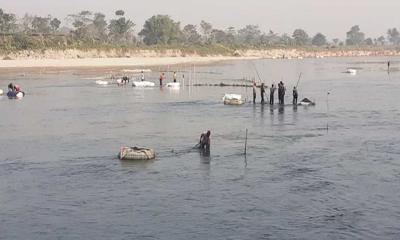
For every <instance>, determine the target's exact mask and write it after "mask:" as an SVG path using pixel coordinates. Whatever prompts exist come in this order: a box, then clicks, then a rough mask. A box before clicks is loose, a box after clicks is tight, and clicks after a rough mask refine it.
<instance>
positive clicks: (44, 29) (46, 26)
mask: <svg viewBox="0 0 400 240" xmlns="http://www.w3.org/2000/svg"><path fill="white" fill-rule="evenodd" d="M50 19H51V18H50V17H38V16H35V17H34V18H33V20H32V32H34V33H45V34H46V33H50V32H51V27H50Z"/></svg>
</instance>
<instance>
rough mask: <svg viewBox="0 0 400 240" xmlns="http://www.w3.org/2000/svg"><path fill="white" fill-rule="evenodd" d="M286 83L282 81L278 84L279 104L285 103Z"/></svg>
mask: <svg viewBox="0 0 400 240" xmlns="http://www.w3.org/2000/svg"><path fill="white" fill-rule="evenodd" d="M285 91H286V89H285V85H284V84H283V82H282V81H281V82H280V83H279V84H278V95H279V96H278V97H279V104H285Z"/></svg>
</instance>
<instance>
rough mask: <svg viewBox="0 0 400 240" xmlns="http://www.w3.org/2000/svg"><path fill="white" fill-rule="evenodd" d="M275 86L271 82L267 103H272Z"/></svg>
mask: <svg viewBox="0 0 400 240" xmlns="http://www.w3.org/2000/svg"><path fill="white" fill-rule="evenodd" d="M275 90H276V87H275V85H274V84H272V86H271V89H270V90H269V104H271V105H274V94H275Z"/></svg>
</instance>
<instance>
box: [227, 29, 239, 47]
mask: <svg viewBox="0 0 400 240" xmlns="http://www.w3.org/2000/svg"><path fill="white" fill-rule="evenodd" d="M225 32H226V41H227V43H229V44H233V43H234V42H235V40H236V36H237V32H236V30H235V28H234V27H228V29H226V31H225Z"/></svg>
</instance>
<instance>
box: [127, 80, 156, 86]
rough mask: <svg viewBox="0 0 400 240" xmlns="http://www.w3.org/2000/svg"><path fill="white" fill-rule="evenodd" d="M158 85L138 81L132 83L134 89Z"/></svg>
mask: <svg viewBox="0 0 400 240" xmlns="http://www.w3.org/2000/svg"><path fill="white" fill-rule="evenodd" d="M155 85H156V84H155V83H153V82H148V81H137V82H133V83H132V87H154V86H155Z"/></svg>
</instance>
